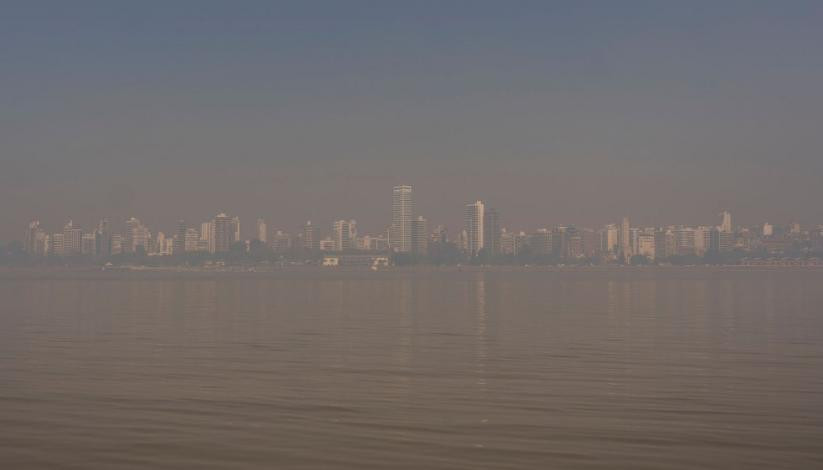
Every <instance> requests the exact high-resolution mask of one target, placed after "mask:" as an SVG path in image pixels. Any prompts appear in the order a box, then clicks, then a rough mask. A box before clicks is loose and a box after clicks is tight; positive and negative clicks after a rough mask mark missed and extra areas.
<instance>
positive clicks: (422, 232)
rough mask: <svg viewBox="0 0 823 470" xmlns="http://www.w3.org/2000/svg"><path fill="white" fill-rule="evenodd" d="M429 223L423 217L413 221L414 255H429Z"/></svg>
mask: <svg viewBox="0 0 823 470" xmlns="http://www.w3.org/2000/svg"><path fill="white" fill-rule="evenodd" d="M428 230H429V229H428V222H427V221H426V219H425V218H424V217H423V216H418V217H417V218H415V219H414V220H412V253H414V254H416V255H426V254H427V253H428V233H427V232H428Z"/></svg>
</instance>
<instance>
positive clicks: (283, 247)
mask: <svg viewBox="0 0 823 470" xmlns="http://www.w3.org/2000/svg"><path fill="white" fill-rule="evenodd" d="M290 248H291V236H290V235H289V234H288V233H285V232H283V231H282V230H278V231H276V232H274V237H273V238H272V241H271V249H272V250H273V251H274V252H276V253H284V252H286V251H289V249H290Z"/></svg>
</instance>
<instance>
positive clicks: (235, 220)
mask: <svg viewBox="0 0 823 470" xmlns="http://www.w3.org/2000/svg"><path fill="white" fill-rule="evenodd" d="M231 227H232V232H234V235H233V237H232V243H234V242H239V241H240V240H242V238H240V217H232V219H231Z"/></svg>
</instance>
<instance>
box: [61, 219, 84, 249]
mask: <svg viewBox="0 0 823 470" xmlns="http://www.w3.org/2000/svg"><path fill="white" fill-rule="evenodd" d="M82 244H83V230H82V229H81V228H80V227H78V226H76V225H74V223H73V222H72V221H71V220H69V221H68V223H67V224H66V225H64V226H63V255H64V256H75V255H79V254H80V252H81V251H82V248H83V247H82Z"/></svg>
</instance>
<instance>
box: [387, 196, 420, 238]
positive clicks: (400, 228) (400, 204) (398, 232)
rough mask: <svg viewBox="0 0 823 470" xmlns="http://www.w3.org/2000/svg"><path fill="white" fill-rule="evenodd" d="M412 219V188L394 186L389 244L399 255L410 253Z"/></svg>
mask: <svg viewBox="0 0 823 470" xmlns="http://www.w3.org/2000/svg"><path fill="white" fill-rule="evenodd" d="M413 217H414V200H413V198H412V187H411V186H407V185H401V186H395V187H394V189H393V191H392V225H391V237H390V243H391V246H392V249H393V250H394V251H397V252H399V253H409V252H411V251H412V219H413Z"/></svg>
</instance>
